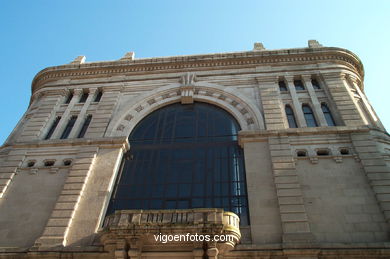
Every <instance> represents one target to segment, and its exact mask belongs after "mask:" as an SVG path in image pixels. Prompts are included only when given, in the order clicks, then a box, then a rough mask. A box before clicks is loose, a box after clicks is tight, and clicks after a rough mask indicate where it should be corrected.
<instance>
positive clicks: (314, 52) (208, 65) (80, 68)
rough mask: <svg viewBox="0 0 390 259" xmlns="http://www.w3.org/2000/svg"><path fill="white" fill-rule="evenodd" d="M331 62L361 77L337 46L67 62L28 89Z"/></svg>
mask: <svg viewBox="0 0 390 259" xmlns="http://www.w3.org/2000/svg"><path fill="white" fill-rule="evenodd" d="M324 61H326V62H334V63H343V64H346V65H348V66H351V67H353V68H354V69H355V70H356V72H357V74H359V75H360V77H361V78H363V76H364V70H363V65H362V63H361V61H360V59H359V58H358V57H357V56H356V55H355V54H354V53H352V52H350V51H348V50H346V49H341V48H333V47H332V48H331V47H326V48H316V49H312V48H299V49H283V50H271V51H247V52H234V53H223V54H207V55H190V56H176V57H165V58H144V59H135V60H118V61H103V62H92V63H83V64H68V65H62V66H54V67H48V68H45V69H43V70H42V71H40V72H39V73H38V74H37V75H36V76H35V77H34V79H33V82H32V92H33V93H34V92H35V91H37V90H39V89H40V88H41V87H42V86H43V85H44V83H45V82H48V81H53V80H59V79H76V78H89V77H91V78H92V77H104V76H108V75H110V76H112V75H121V74H145V73H155V72H167V71H170V72H175V71H181V72H183V71H189V70H210V69H225V68H232V67H237V66H240V67H254V66H259V65H270V64H275V63H278V64H289V63H293V62H295V63H296V62H300V63H302V62H307V63H309V62H310V63H313V62H324Z"/></svg>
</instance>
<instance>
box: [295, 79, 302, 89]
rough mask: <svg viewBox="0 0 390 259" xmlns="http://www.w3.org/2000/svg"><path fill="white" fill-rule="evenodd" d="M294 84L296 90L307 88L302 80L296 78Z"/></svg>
mask: <svg viewBox="0 0 390 259" xmlns="http://www.w3.org/2000/svg"><path fill="white" fill-rule="evenodd" d="M294 86H295V89H296V90H305V87H304V86H303V83H302V80H294Z"/></svg>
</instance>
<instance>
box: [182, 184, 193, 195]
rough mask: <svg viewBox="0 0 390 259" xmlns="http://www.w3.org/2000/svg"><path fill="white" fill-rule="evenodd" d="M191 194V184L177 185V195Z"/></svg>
mask: <svg viewBox="0 0 390 259" xmlns="http://www.w3.org/2000/svg"><path fill="white" fill-rule="evenodd" d="M190 195H191V184H180V185H179V197H189V196H190Z"/></svg>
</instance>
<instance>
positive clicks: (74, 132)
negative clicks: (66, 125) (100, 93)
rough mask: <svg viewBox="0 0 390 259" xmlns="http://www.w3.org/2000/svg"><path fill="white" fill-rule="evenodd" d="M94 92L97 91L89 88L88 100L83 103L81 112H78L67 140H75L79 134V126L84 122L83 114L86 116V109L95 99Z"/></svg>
mask: <svg viewBox="0 0 390 259" xmlns="http://www.w3.org/2000/svg"><path fill="white" fill-rule="evenodd" d="M96 90H97V88H89V94H88V98H87V100H86V101H85V103H84V105H83V108H81V111H80V113H79V114H78V116H77V120H76V122H75V124H74V126H73V130H72V132H71V133H70V135H69V138H76V137H77V135H78V134H79V131H80V125H82V123H83V122H84V120H85V114H86V112H87V109H88V107H89V105H90V103H91V102H92V100H93V98H95V92H96Z"/></svg>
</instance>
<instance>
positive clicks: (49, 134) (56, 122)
mask: <svg viewBox="0 0 390 259" xmlns="http://www.w3.org/2000/svg"><path fill="white" fill-rule="evenodd" d="M60 120H61V116H58V117H57V118H56V119H55V120H54V121H53V124H52V125H51V127H50V129H49V131H48V132H47V134H46V137H45V139H49V138H51V135H53V133H54V131H55V129H56V128H57V125H58V123H59V122H60Z"/></svg>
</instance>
